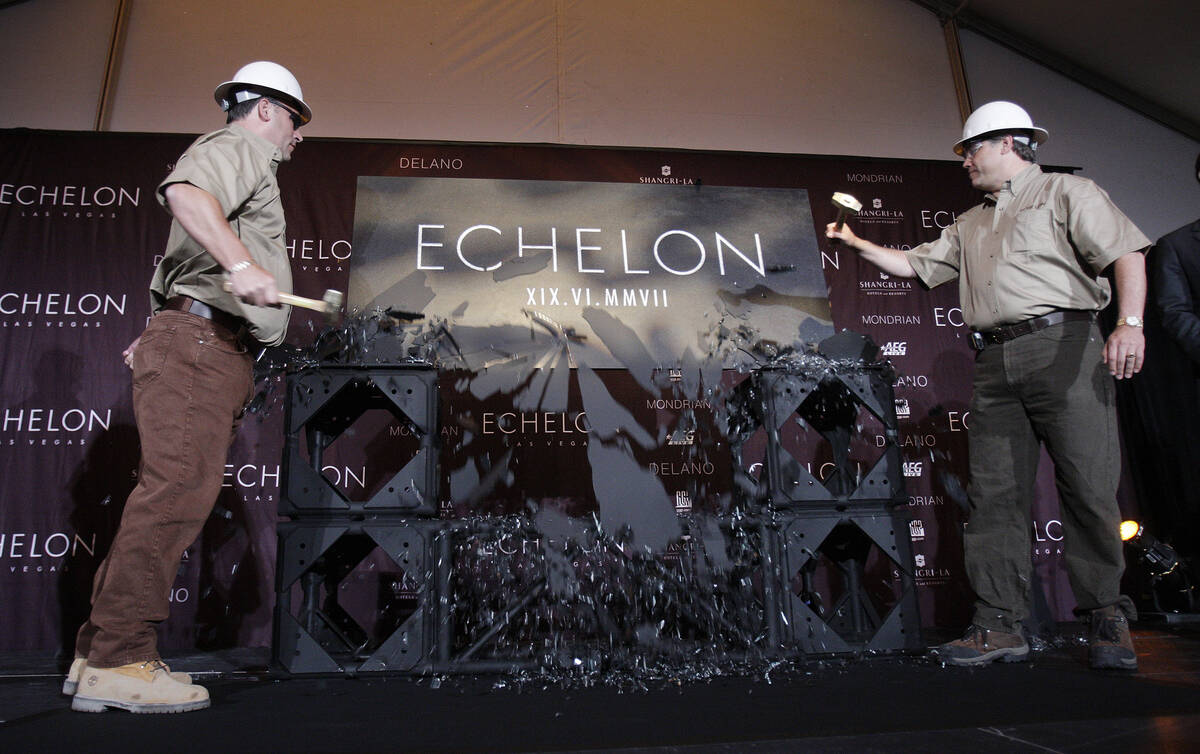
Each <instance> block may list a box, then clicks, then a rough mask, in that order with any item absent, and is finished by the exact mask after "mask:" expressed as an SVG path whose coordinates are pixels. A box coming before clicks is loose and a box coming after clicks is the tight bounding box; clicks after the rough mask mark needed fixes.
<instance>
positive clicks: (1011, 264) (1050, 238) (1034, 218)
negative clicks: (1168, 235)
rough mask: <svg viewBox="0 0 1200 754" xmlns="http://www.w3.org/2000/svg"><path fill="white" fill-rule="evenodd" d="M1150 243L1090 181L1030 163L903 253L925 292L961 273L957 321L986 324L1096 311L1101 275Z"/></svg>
mask: <svg viewBox="0 0 1200 754" xmlns="http://www.w3.org/2000/svg"><path fill="white" fill-rule="evenodd" d="M1149 245H1150V240H1149V239H1147V238H1146V236H1144V235H1143V234H1142V232H1141V231H1140V230H1138V229H1137V227H1136V226H1134V224H1133V223H1132V222H1131V221H1130V220H1129V218H1128V217H1126V216H1125V215H1124V213H1122V212H1121V210H1119V209H1117V206H1116V205H1115V204H1113V203H1112V200H1111V199H1109V198H1108V194H1107V193H1105V192H1104V190H1103V189H1101V188H1100V187H1099V186H1097V185H1096V184H1095V183H1094V182H1092V181H1090V180H1088V179H1086V178H1079V177H1077V176H1073V175H1067V174H1064V173H1043V172H1042V169H1041V168H1040V167H1039V166H1037V165H1030V166H1029V167H1027V168H1025V169H1024V170H1022V171H1021V172H1020V173H1018V174H1017V175H1015V176H1013V178H1012V180H1010V181H1009V182H1007V183H1006V184H1005V185H1004V187H1003V188H1002V189H1000V190H999V191H997V192H996V193H994V194H988V196H987V198H986V200H985V201H984V202H983V204H980V205H978V206H975V207H972V208H971V209H969V210H967V211H966V212H964V213H963V214H961V215H959V216H958V219H957V220H956V221H955V222H954V223H953V224H952V225H951V226H950V227H948V228H946V229H945V230H944V231H943V232H942V235H941V237H940V238H938V239H937V240H936V241H931V242H929V243H925V244H921V245H920V246H917V247H916V248H913V249H911V250H909V251H907V252H906V254H907V255H908V261H909V262H910V263H911V264H912V266H913V269H914V270H915V271H916V273H917V276H918V277H920V278H921V280H922V281H923V282H924V283H925V284H926V285H928V286H929V287H931V288H932V287H933V286H936V285H941V284H942V283H945V282H948V281H950V280H953V279H955V278H958V290H959V301H960V303H961V306H962V310H963V319H964V320H965V321H966V323H967V325H968V326H969V327H971V328H973V329H976V330H987V329H990V328H993V327H996V326H998V325H1009V324H1012V323H1014V322H1020V321H1021V320H1024V319H1029V318H1030V317H1038V316H1041V315H1043V314H1048V313H1050V312H1052V311H1055V310H1058V309H1079V310H1084V311H1098V310H1100V309H1103V308H1104V307H1105V306H1107V305H1108V302H1109V301H1110V300H1111V298H1112V291H1111V289H1110V286H1109V282H1108V279H1107V278H1105V277H1104V276H1103V275H1102V273H1103V271H1104V270H1105V269H1106V268H1107V267H1108V266H1109V265H1110V264H1112V263H1113V262H1114V261H1116V260H1117V258H1118V257H1120V256H1121V255H1123V254H1128V253H1129V252H1133V251H1140V250H1142V249H1145V248H1146V247H1148V246H1149Z"/></svg>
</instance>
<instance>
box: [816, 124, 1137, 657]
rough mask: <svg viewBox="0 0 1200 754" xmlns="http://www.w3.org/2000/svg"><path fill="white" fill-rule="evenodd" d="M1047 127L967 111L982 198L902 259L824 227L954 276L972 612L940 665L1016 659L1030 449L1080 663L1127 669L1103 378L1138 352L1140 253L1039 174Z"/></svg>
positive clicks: (1024, 649)
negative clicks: (1061, 554)
mask: <svg viewBox="0 0 1200 754" xmlns="http://www.w3.org/2000/svg"><path fill="white" fill-rule="evenodd" d="M1047 137H1048V133H1047V132H1046V130H1045V129H1043V128H1039V127H1037V126H1035V125H1034V124H1033V121H1032V120H1031V119H1030V117H1029V115H1028V113H1026V112H1025V110H1023V109H1022V108H1020V107H1019V106H1017V105H1015V104H1013V103H1011V102H990V103H988V104H986V105H984V106H982V107H980V108H979V109H978V110H976V111H975V112H973V113H972V114H971V116H970V117H969V118H968V119H967V122H966V124H965V125H964V127H963V134H962V139H961V140H959V141H958V142H957V143H956V144H955V145H954V152H955V153H956V154H958V155H959V156H960V157H962V159H963V163H962V164H963V168H964V169H965V170H966V171H967V175H968V177H969V179H970V181H971V185H972V186H974V187H975V188H977V189H979V190H980V191H983V192H985V194H986V197H985V200H984V202H983V203H982V204H980V205H978V206H976V207H973V208H971V209H970V210H968V211H966V212H964V213H962V214H961V215H959V216H958V218H957V219H956V220H955V222H954V223H953V224H952V225H951V226H950V227H948V228H946V229H945V231H944V232H943V233H942V235H941V237H940V238H938V239H937V240H936V241H932V242H930V243H925V244H921V245H920V246H917V247H916V248H914V249H911V250H907V251H901V250H897V249H887V248H884V247H881V246H879V245H877V244H874V243H871V242H870V241H866V240H864V239H861V238H859V237H858V236H856V235H855V234H854V232H853V231H852V230H850V229H849V228H847V227H846V226H841V227H840V228H839V227H838V226H837V225H836V224H835V223H830V225H829V226H828V228H827V229H826V235H827V236H828V237H830V238H839V239H841V240H842V241H844V242H845V243H846V244H847V245H848V246H851V247H853V248H854V249H856V250H857V251H858V252H859V253H860V254H861V255H862V256H863V258H865V259H867V260H868V261H870V262H872V263H873V264H875V265H877V266H878V267H880V268H881V269H882V270H884V271H885V272H888V273H890V274H892V275H897V276H902V277H919V278H920V279H921V281H922V282H923V283H925V284H926V285H928V286H930V287H932V286H936V285H940V284H942V283H946V282H949V281H951V280H957V281H958V290H959V297H960V303H961V305H962V311H963V318H964V319H965V320H966V323H967V326H968V327H970V328H971V331H972V332H971V343H972V347H973V348H974V349H975V352H976V353H975V378H974V392H973V395H972V398H971V406H970V411H971V429H970V432H969V439H968V444H969V449H970V451H969V456H970V457H969V465H970V476H971V479H970V483H969V485H968V488H967V492H968V495H967V496H968V506H969V511H968V514H969V517H968V522H967V526H966V529H965V534H964V550H965V560H966V568H967V576H968V578H969V579H970V582H971V587H972V588H973V590H974V591H975V594H976V602H975V614H974V618H973V620H972V624H971V626H970V628H969V629H968V631H967V632H966V634H965V635H964V636H963V638H961V639H958V640H956V641H952V642H949V643H947V644H943V645H942V646H940V647H938V648H937V650H936V651H937V653H938V655H939V657H940V658H941V659H942V660H943V661H944V662H946V663H949V664H952V665H968V666H970V665H984V664H987V663H990V662H995V661H1002V662H1019V661H1022V660H1025V659H1027V658H1028V656H1029V645H1028V643H1027V642H1026V639H1025V637H1024V635H1023V632H1022V620H1024V619H1025V618H1026V617H1028V605H1029V602H1030V593H1029V590H1030V583H1031V579H1030V572H1031V570H1032V564H1031V557H1030V553H1031V542H1030V536H1031V526H1030V517H1031V508H1032V503H1033V487H1034V480H1035V477H1036V474H1037V463H1038V456H1039V453H1040V446H1041V445H1045V447H1046V449H1047V452H1048V453H1049V455H1050V457H1051V458H1052V459H1053V461H1054V466H1055V481H1056V484H1057V487H1058V494H1059V500H1060V502H1061V505H1062V511H1063V515H1062V519H1063V529H1064V532H1065V545H1066V556H1065V563H1066V566H1067V573H1068V576H1069V578H1070V582H1071V588H1072V590H1073V591H1074V594H1075V600H1076V603H1077V607H1076V612H1077V614H1079V615H1080V616H1081V617H1085V618H1087V619H1088V620H1089V621H1090V635H1089V661H1090V664H1091V666H1092V667H1093V668H1097V669H1122V670H1133V669H1136V668H1137V655H1136V654H1135V653H1134V650H1133V641H1132V639H1131V638H1130V635H1129V621H1130V620H1132V619H1134V618H1135V617H1136V614H1135V611H1134V606H1133V603H1132V601H1131V600H1130V599H1129V598H1128V597H1126V596H1124V595H1122V594H1121V593H1120V580H1121V574H1122V572H1123V571H1124V557H1123V553H1122V544H1121V540H1120V535H1119V525H1120V520H1121V517H1120V511H1119V509H1118V507H1117V502H1116V491H1117V483H1118V480H1119V478H1120V453H1119V440H1118V437H1117V423H1116V408H1115V384H1114V382H1113V378H1114V377H1115V378H1116V379H1127V378H1129V377H1132V376H1133V375H1135V374H1137V372H1138V371H1140V370H1141V368H1142V363H1143V360H1144V359H1145V357H1146V341H1145V338H1144V337H1143V334H1142V313H1143V308H1144V306H1145V299H1146V267H1145V257H1144V253H1143V252H1144V251H1145V249H1146V248H1147V247H1148V246H1149V245H1150V241H1149V239H1147V238H1146V237H1145V236H1144V235H1143V234H1142V233H1141V231H1139V230H1138V229H1137V228H1136V227H1135V226H1134V225H1133V223H1132V222H1130V221H1129V218H1127V217H1126V216H1125V215H1124V214H1123V213H1122V212H1121V211H1120V210H1119V209H1117V207H1116V206H1115V205H1114V204H1113V203H1112V201H1111V200H1110V199H1109V198H1108V195H1107V194H1106V193H1105V192H1104V191H1103V190H1101V189H1100V188H1099V187H1098V186H1097V185H1096V184H1095V183H1093V182H1092V181H1090V180H1087V179H1085V178H1079V177H1076V176H1072V175H1066V174H1062V173H1043V172H1042V170H1041V168H1040V167H1038V165H1037V164H1036V150H1037V147H1038V145H1039V144H1042V143H1043V142H1045V141H1046V139H1047ZM1114 287H1115V289H1116V290H1115V294H1116V299H1117V306H1118V317H1119V319H1118V320H1117V326H1116V328H1115V329H1114V330H1113V332H1112V334H1111V335H1109V336H1108V338H1107V339H1104V338H1103V337H1102V335H1101V333H1100V330H1099V327H1098V325H1097V322H1096V315H1097V312H1099V311H1100V310H1101V309H1103V308H1105V307H1106V306H1107V305H1108V303H1109V301H1110V300H1111V298H1112V296H1113V293H1114V291H1113V288H1114Z"/></svg>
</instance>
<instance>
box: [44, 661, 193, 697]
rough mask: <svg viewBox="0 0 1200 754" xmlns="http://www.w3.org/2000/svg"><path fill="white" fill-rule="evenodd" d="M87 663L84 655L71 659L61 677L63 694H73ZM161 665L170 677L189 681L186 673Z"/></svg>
mask: <svg viewBox="0 0 1200 754" xmlns="http://www.w3.org/2000/svg"><path fill="white" fill-rule="evenodd" d="M86 665H87V658H86V657H76V658H75V659H74V660H72V661H71V669H70V670H68V671H67V677H66V678H64V679H63V685H62V692H63V696H74V694H75V690H76V689H77V688H79V676H81V675H83V669H84V667H85V666H86ZM163 667H164V668H167V672H168V673H170V674H171V678H172V679H174V680H176V681H179V682H180V683H191V682H192V677H191V676H190V675H188V674H187V673H176V672H175V671H173V670H171V668H169V667H167V664H166V663H165V662H164V663H163Z"/></svg>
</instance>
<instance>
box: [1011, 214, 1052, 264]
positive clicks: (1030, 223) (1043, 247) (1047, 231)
mask: <svg viewBox="0 0 1200 754" xmlns="http://www.w3.org/2000/svg"><path fill="white" fill-rule="evenodd" d="M1009 248H1010V249H1011V250H1012V252H1013V253H1014V254H1020V255H1029V254H1041V253H1045V252H1049V251H1051V250H1052V249H1053V248H1054V214H1053V213H1052V212H1051V211H1050V210H1048V209H1023V210H1021V211H1020V212H1018V213H1017V220H1016V222H1015V223H1014V224H1013V230H1012V237H1011V239H1010V245H1009Z"/></svg>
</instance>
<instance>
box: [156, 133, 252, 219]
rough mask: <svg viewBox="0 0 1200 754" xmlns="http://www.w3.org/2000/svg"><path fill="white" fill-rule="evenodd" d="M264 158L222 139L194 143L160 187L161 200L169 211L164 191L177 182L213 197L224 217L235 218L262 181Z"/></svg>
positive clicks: (159, 195)
mask: <svg viewBox="0 0 1200 754" xmlns="http://www.w3.org/2000/svg"><path fill="white" fill-rule="evenodd" d="M262 170H263V168H262V159H261V158H256V157H255V155H254V154H252V153H251V152H250V150H248V149H247V148H245V147H244V146H241V147H239V146H238V145H237V144H229V143H226V142H225V141H224V140H222V139H220V138H215V139H209V140H203V139H202V140H200V141H198V142H197V143H195V144H193V145H192V146H191V147H190V148H188V150H187V151H186V152H184V153H183V156H182V157H180V158H179V162H177V163H176V164H175V169H174V170H172V171H171V173H170V175H168V176H167V177H166V178H165V179H164V180H163V182H162V183H160V184H159V186H158V197H159V201H160V202H161V203H162V204H163V206H164V207H166V209H167V211H168V212H170V210H171V208H170V206H169V205H168V204H167V203H166V195H165V193H164V192H165V191H166V188H167V187H168V186H170V185H171V184H174V183H188V184H191V185H192V186H195V187H196V188H199V189H202V190H204V191H206V192H208V193H209V194H211V195H212V196H213V197H214V198H215V199H216V200H217V202H218V203H219V204H220V205H221V212H222V214H224V215H225V217H227V218H228V217H232V216H233V215H234V213H235V212H236V211H237V209H238V208H239V207H241V206H242V205H243V204H244V203H245V202H246V200H247V199H249V198H250V197H251V196H253V194H254V192H255V191H256V190H257V187H258V185H259V183H260V182H261V178H262V175H261V173H262Z"/></svg>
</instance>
